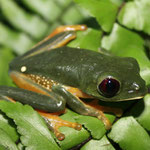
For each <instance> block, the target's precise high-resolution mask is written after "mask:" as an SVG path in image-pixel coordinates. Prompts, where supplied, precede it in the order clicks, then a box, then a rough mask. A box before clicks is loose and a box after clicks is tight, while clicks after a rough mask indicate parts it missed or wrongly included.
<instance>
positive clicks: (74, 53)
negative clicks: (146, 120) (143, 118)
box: [10, 47, 146, 101]
mask: <svg viewBox="0 0 150 150" xmlns="http://www.w3.org/2000/svg"><path fill="white" fill-rule="evenodd" d="M22 66H26V68H27V69H26V71H25V72H24V73H26V74H35V75H42V76H45V77H46V78H48V79H52V80H54V81H56V82H58V83H60V84H62V85H67V86H71V87H76V88H79V89H81V90H82V91H83V92H85V93H87V94H88V95H91V96H93V97H96V98H98V99H100V100H104V101H124V100H128V99H136V98H137V97H140V96H143V95H144V94H145V90H146V88H145V82H144V80H143V79H142V78H141V77H140V75H139V66H138V64H137V62H136V60H135V59H133V58H120V57H115V56H106V55H103V54H99V53H97V52H94V51H89V50H84V49H76V48H70V47H61V48H57V49H53V50H51V51H47V52H43V53H40V54H39V55H34V56H32V57H27V59H26V58H24V56H22V57H21V59H20V58H17V59H16V60H14V61H13V62H12V63H11V64H10V69H11V70H13V71H16V72H21V67H22ZM108 76H112V77H114V78H115V79H117V80H119V81H120V83H121V89H120V91H119V92H118V93H117V94H116V95H115V96H113V97H111V98H107V97H104V96H103V95H101V94H100V93H99V92H98V90H97V86H98V84H99V83H100V82H101V81H102V80H103V79H105V78H106V77H108ZM135 85H138V86H139V87H140V88H139V90H138V91H137V90H136V86H135Z"/></svg>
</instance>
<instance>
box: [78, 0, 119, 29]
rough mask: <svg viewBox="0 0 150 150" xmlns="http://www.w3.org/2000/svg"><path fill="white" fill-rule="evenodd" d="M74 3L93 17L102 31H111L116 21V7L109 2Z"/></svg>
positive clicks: (107, 0) (80, 0)
mask: <svg viewBox="0 0 150 150" xmlns="http://www.w3.org/2000/svg"><path fill="white" fill-rule="evenodd" d="M75 2H76V3H78V4H79V5H81V6H82V7H83V8H85V9H86V10H87V11H88V12H89V14H90V15H91V16H93V17H95V18H96V20H97V22H98V23H99V25H100V26H101V27H102V29H103V30H104V31H106V32H110V31H111V29H112V26H113V24H114V22H115V19H116V15H117V11H118V5H116V4H115V3H113V2H112V1H111V0H88V2H87V0H75ZM110 14H111V15H110Z"/></svg>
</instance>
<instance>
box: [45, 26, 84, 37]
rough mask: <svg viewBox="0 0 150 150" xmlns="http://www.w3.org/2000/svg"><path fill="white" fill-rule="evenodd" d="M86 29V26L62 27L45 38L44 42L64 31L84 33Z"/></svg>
mask: <svg viewBox="0 0 150 150" xmlns="http://www.w3.org/2000/svg"><path fill="white" fill-rule="evenodd" d="M86 29H87V26H86V25H64V26H60V27H57V28H56V29H55V30H54V31H53V32H52V33H51V34H50V35H49V36H47V37H46V38H45V40H47V39H49V38H51V37H53V36H55V35H56V34H59V33H61V32H66V31H84V30H86Z"/></svg>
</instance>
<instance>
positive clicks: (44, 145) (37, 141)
mask: <svg viewBox="0 0 150 150" xmlns="http://www.w3.org/2000/svg"><path fill="white" fill-rule="evenodd" d="M0 109H1V110H2V111H3V112H4V113H6V115H7V116H8V117H9V118H11V119H13V120H14V122H15V123H16V125H17V130H18V133H19V134H20V135H21V142H22V143H23V145H24V146H26V147H28V149H36V150H41V149H53V150H60V148H59V147H58V146H57V144H56V143H55V141H54V139H53V138H52V136H51V133H50V131H49V129H48V128H47V126H46V124H45V122H44V120H43V119H42V118H41V117H40V115H39V114H38V113H37V112H35V111H34V110H33V109H32V107H30V106H28V105H24V106H23V105H22V104H20V103H18V102H16V103H15V104H14V103H10V102H6V101H1V102H0ZM33 137H34V138H33Z"/></svg>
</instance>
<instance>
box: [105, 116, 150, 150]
mask: <svg viewBox="0 0 150 150" xmlns="http://www.w3.org/2000/svg"><path fill="white" fill-rule="evenodd" d="M108 136H109V138H111V139H112V140H113V141H114V142H116V143H118V144H119V146H120V147H121V148H122V149H127V150H148V149H150V137H149V135H148V133H147V132H146V131H145V130H144V128H143V127H141V126H140V125H139V124H138V122H137V121H136V120H135V119H134V118H133V117H124V118H121V119H119V120H118V121H117V122H116V123H115V124H114V125H113V127H112V130H111V132H110V133H109V134H108Z"/></svg>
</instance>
